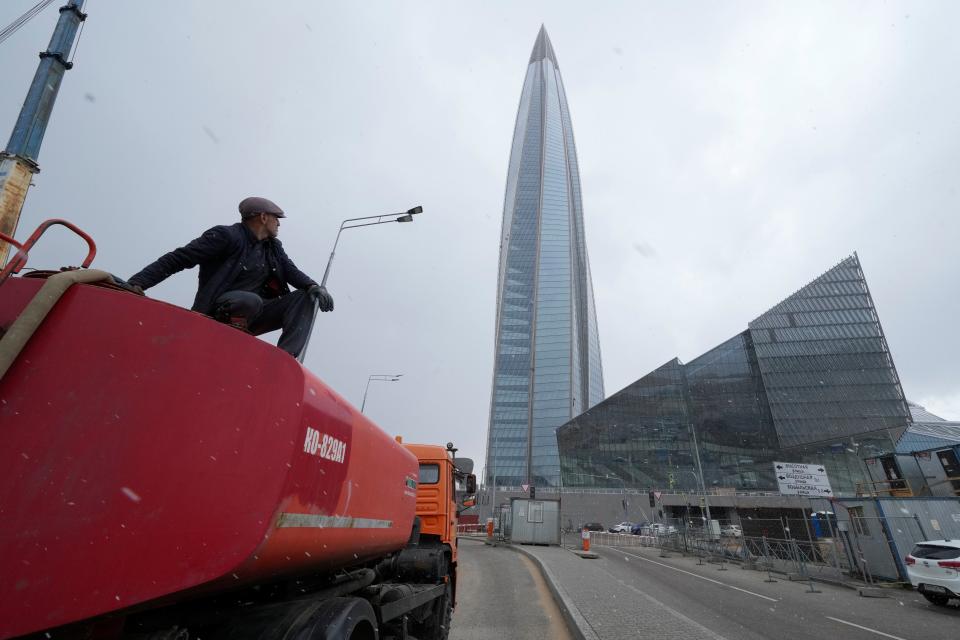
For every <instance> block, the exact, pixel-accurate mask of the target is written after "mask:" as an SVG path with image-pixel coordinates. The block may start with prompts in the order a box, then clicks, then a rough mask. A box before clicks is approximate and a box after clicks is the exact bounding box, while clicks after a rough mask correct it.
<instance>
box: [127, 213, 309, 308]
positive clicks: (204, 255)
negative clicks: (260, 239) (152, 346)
mask: <svg viewBox="0 0 960 640" xmlns="http://www.w3.org/2000/svg"><path fill="white" fill-rule="evenodd" d="M264 242H266V243H267V247H266V252H265V253H266V256H267V263H268V264H269V267H270V281H271V284H272V285H273V286H272V287H271V288H272V289H273V290H274V291H275V293H276V295H283V294H285V293H289V291H290V288H289V286H288V285H293V286H294V287H296V288H297V289H307V288H308V287H310V286H312V285H314V284H316V282H314V281H313V280H312V279H311V278H310V277H309V276H307V275H306V274H305V273H303V272H302V271H300V269H297V266H296V265H295V264H293V261H292V260H291V259H290V258H288V257H287V254H286V252H285V251H284V250H283V246H282V245H281V244H280V241H279V240H277V239H276V238H273V239H268V240H265V241H264ZM256 243H257V238H256V236H254V235H253V232H251V231H250V229H248V228H247V227H246V225H244V224H243V223H242V222H238V223H236V224H231V225H219V226H216V227H213V228H211V229H207V230H206V231H204V232H203V235H202V236H200V237H199V238H197V239H196V240H192V241H191V242H190V243H189V244H187V245H186V246H185V247H180V248H179V249H174V250H173V251H171V252H170V253H167V254H165V255H162V256H160V258H158V259H157V261H156V262H154V263H152V264H148V265H147V266H146V267H144V268H143V270H141V271H140V273H138V274H136V275H135V276H133V277H131V278H130V280H129V282H130V284H133V285H138V286H140V287H141V288H143V289H149V288H150V287H152V286H154V285H156V284H159V283H161V282H163V281H164V280H166V279H167V278H169V277H170V276H172V275H173V274H175V273H177V272H179V271H183V270H184V269H190V268H192V267H195V266H197V265H200V274H199V286H198V288H197V297H196V298H194V300H193V307H191V308H192V309H193V310H194V311H199V312H200V313H206V314H212V313H213V311H214V309H213V306H214V301H215V300H216V299H217V298H218V297H220V295H221V294H223V293H225V292H227V291H229V290H230V286H231V285H232V284H233V283H234V282H235V281H236V279H237V276H238V275H239V274H240V270H241V269H242V268H243V265H244V261H245V260H247V259H248V258H249V255H250V253H251V249H252V248H253V247H254V245H255V244H256Z"/></svg>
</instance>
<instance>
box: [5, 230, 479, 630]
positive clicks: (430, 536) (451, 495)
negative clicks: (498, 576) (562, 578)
mask: <svg viewBox="0 0 960 640" xmlns="http://www.w3.org/2000/svg"><path fill="white" fill-rule="evenodd" d="M50 224H65V225H66V226H68V227H70V228H71V229H73V230H75V231H76V232H78V233H79V234H80V235H81V236H82V237H84V239H86V240H87V242H88V244H89V252H88V256H87V259H86V260H84V262H83V267H84V268H82V269H69V270H62V271H60V272H45V271H34V272H32V273H29V274H26V275H24V276H22V277H21V276H16V275H15V274H16V273H17V272H19V270H20V267H22V266H23V264H24V263H25V261H26V256H27V252H28V251H29V249H30V247H31V246H32V244H33V242H35V241H36V239H37V238H39V236H40V234H41V233H42V232H43V230H44V229H46V228H47V227H48V226H49V225H50ZM3 240H6V241H10V242H13V241H12V239H10V238H6V237H4V238H3V239H0V241H3ZM13 244H14V245H16V246H17V247H18V248H19V253H18V254H17V255H16V256H15V257H14V258H13V260H11V262H10V263H9V264H8V265H7V267H6V268H5V269H4V271H3V272H2V273H0V335H2V338H0V434H2V437H3V443H4V444H3V447H0V478H2V481H0V638H12V637H21V636H28V637H29V636H34V635H35V637H38V638H84V639H88V638H89V639H95V638H138V639H142V640H187V639H188V638H203V639H204V640H206V639H208V638H210V639H217V638H231V639H238V638H239V639H247V638H249V639H262V640H266V639H273V638H276V639H279V638H291V639H292V638H296V639H308V638H310V639H313V638H317V639H321V638H322V639H333V638H347V639H351V640H361V639H364V640H365V639H377V638H379V639H388V638H398V639H402V638H419V639H420V640H428V639H431V640H432V639H439V638H446V637H447V633H448V628H449V623H450V615H451V611H452V608H453V605H454V602H455V599H456V589H457V546H456V535H455V531H456V528H455V527H456V519H457V510H458V507H460V506H462V505H460V504H458V502H457V499H458V498H457V496H458V493H457V488H458V485H459V487H460V489H461V495H463V494H469V493H472V492H473V491H475V485H476V481H475V478H474V477H473V476H472V475H471V474H470V472H471V471H472V469H471V468H470V467H472V463H469V461H466V460H462V459H461V460H457V459H456V458H455V450H454V449H453V447H452V445H448V446H447V447H446V448H445V447H442V446H428V445H404V444H403V443H402V442H401V441H400V439H399V438H397V439H394V438H391V437H390V436H388V435H387V434H386V433H384V432H383V431H382V430H381V429H380V428H378V427H377V426H376V425H375V424H373V423H372V422H370V421H369V420H368V419H367V418H366V417H365V416H363V415H362V414H361V413H360V412H358V411H357V410H356V409H355V408H354V407H353V406H351V405H350V403H348V402H347V401H346V400H344V399H343V398H342V397H341V396H339V395H338V394H337V393H336V392H335V391H333V390H332V389H330V388H329V387H328V386H326V385H325V384H324V383H323V382H322V381H320V380H319V379H318V378H316V377H315V376H314V375H313V374H311V373H310V372H309V371H308V370H307V369H305V368H304V367H302V366H301V365H299V364H298V363H297V362H296V360H294V359H293V358H291V357H290V356H289V355H287V354H286V353H284V352H282V351H280V350H279V349H277V348H275V347H273V346H271V345H269V344H267V343H265V342H262V341H260V340H257V339H255V338H253V337H251V336H250V335H247V334H246V333H244V332H242V331H239V330H237V329H235V328H233V327H230V326H228V325H224V324H220V323H218V322H214V321H213V320H211V319H210V318H207V317H205V316H203V315H201V314H197V313H194V312H191V311H187V310H185V309H182V308H180V307H176V306H173V305H170V304H166V303H164V302H160V301H157V300H151V299H149V298H145V297H141V296H138V295H135V294H132V293H129V292H128V291H125V290H123V288H122V287H119V286H117V285H116V284H114V283H113V281H112V279H111V277H110V276H109V274H107V273H105V272H102V271H97V270H93V269H87V268H86V267H88V266H89V265H90V262H91V261H92V259H93V256H94V254H95V252H96V248H95V245H94V244H93V240H92V239H90V238H89V237H88V236H86V234H83V232H82V231H80V230H79V229H77V228H76V227H74V226H73V225H70V224H69V223H66V222H64V221H48V222H47V223H44V225H42V226H41V228H40V229H38V231H37V232H36V233H35V234H34V235H33V236H31V239H30V240H28V241H27V242H25V243H23V245H20V244H19V243H16V242H13Z"/></svg>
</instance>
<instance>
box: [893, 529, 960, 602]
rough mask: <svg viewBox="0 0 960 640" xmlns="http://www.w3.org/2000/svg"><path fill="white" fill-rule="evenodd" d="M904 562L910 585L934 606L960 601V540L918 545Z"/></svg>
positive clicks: (930, 541)
mask: <svg viewBox="0 0 960 640" xmlns="http://www.w3.org/2000/svg"><path fill="white" fill-rule="evenodd" d="M903 562H904V564H906V565H907V575H908V576H909V577H910V584H912V585H913V586H914V587H916V588H917V591H919V592H920V593H922V594H923V597H924V598H926V599H927V600H929V601H930V602H932V603H933V604H935V605H938V606H941V607H943V606H946V604H947V602H948V601H949V600H950V598H958V599H960V540H926V541H924V542H918V543H917V545H916V546H915V547H914V548H913V551H911V552H910V554H909V555H908V556H907V557H906V558H904V559H903Z"/></svg>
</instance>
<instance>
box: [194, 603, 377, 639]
mask: <svg viewBox="0 0 960 640" xmlns="http://www.w3.org/2000/svg"><path fill="white" fill-rule="evenodd" d="M199 637H201V638H208V637H212V638H214V639H215V640H378V638H379V631H378V623H377V616H376V614H375V613H374V611H373V607H372V606H371V605H370V603H369V602H367V601H366V600H364V599H362V598H349V597H338V598H324V599H321V600H303V601H300V602H294V603H281V604H276V605H268V606H264V607H256V608H252V609H251V610H250V611H247V612H245V614H243V615H239V616H234V617H232V618H231V619H230V621H229V622H228V623H227V624H226V625H224V626H222V627H218V628H217V629H216V630H215V632H213V633H212V634H203V635H200V636H199Z"/></svg>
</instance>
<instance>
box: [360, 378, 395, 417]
mask: <svg viewBox="0 0 960 640" xmlns="http://www.w3.org/2000/svg"><path fill="white" fill-rule="evenodd" d="M402 377H403V374H402V373H397V374H393V375H391V374H388V373H374V374H371V375H370V376H369V377H368V378H367V386H366V388H365V389H364V390H363V402H361V403H360V413H363V408H364V407H366V406H367V392H368V391H370V383H371V382H397V381H398V380H400V378H402Z"/></svg>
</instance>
